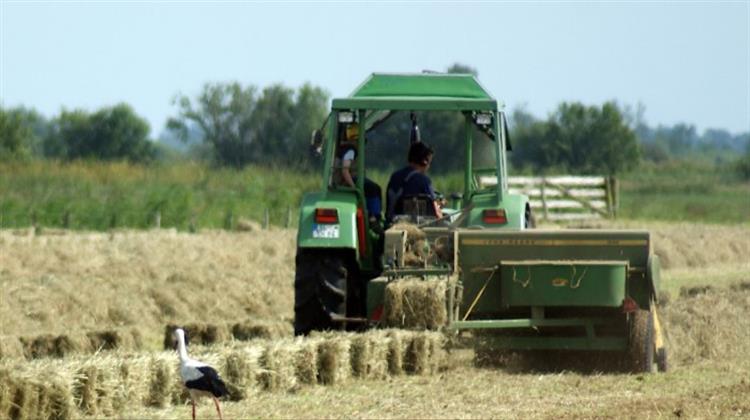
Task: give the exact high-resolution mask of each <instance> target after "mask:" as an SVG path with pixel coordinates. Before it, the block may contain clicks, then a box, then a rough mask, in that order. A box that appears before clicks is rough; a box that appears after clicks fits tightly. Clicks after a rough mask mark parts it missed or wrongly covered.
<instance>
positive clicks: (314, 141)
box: [310, 130, 323, 156]
mask: <svg viewBox="0 0 750 420" xmlns="http://www.w3.org/2000/svg"><path fill="white" fill-rule="evenodd" d="M310 151H311V152H312V154H313V155H315V156H320V155H321V154H323V133H322V132H321V131H320V130H313V132H312V134H311V135H310Z"/></svg>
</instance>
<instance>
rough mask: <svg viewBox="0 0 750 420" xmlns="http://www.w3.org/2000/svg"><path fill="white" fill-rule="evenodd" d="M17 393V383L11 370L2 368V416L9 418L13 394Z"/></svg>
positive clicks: (0, 402)
mask: <svg viewBox="0 0 750 420" xmlns="http://www.w3.org/2000/svg"><path fill="white" fill-rule="evenodd" d="M14 395H15V384H14V382H13V379H12V378H11V375H10V372H8V371H7V370H5V369H3V370H0V418H3V419H5V418H9V417H10V409H11V407H12V406H13V396H14Z"/></svg>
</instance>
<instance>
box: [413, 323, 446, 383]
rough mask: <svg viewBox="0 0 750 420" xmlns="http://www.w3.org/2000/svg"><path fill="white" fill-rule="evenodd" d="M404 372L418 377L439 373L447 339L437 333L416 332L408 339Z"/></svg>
mask: <svg viewBox="0 0 750 420" xmlns="http://www.w3.org/2000/svg"><path fill="white" fill-rule="evenodd" d="M408 341H409V344H408V347H407V351H406V355H405V357H404V370H405V371H407V372H409V373H413V374H418V375H429V374H433V373H435V372H437V371H438V369H439V368H440V366H441V363H442V361H443V359H444V356H445V350H444V346H445V337H444V336H443V334H442V333H439V332H435V331H414V332H411V333H410V337H409V339H408Z"/></svg>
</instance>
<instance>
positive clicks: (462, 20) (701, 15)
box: [0, 0, 750, 136]
mask: <svg viewBox="0 0 750 420" xmlns="http://www.w3.org/2000/svg"><path fill="white" fill-rule="evenodd" d="M453 62H461V63H465V64H468V65H470V66H472V67H475V68H477V69H478V70H479V76H480V80H481V81H482V83H483V84H484V85H485V87H487V88H488V89H489V90H490V91H491V92H492V93H493V94H494V95H495V97H497V98H498V99H500V100H501V101H503V102H504V103H505V104H506V105H507V107H509V108H510V109H512V108H514V107H517V106H524V107H525V108H526V110H528V111H530V112H532V113H533V114H535V115H536V116H538V117H545V116H547V115H548V114H549V113H550V112H552V111H553V110H554V109H555V107H556V106H557V104H559V103H560V102H561V101H582V102H585V103H587V104H600V103H602V102H603V101H606V100H610V99H615V100H617V101H618V102H619V103H620V104H627V105H631V106H634V105H636V104H637V103H639V102H640V103H642V104H643V105H645V107H646V112H645V119H646V121H647V122H648V123H649V124H651V125H657V124H668V125H671V124H675V123H678V122H687V123H690V124H695V125H696V126H697V127H698V129H699V130H703V129H706V128H723V129H728V130H730V131H732V132H733V133H738V132H743V131H748V130H750V2H749V1H738V2H596V3H595V2H537V3H524V2H481V3H445V2H441V3H435V2H421V3H356V4H352V3H348V2H346V3H345V2H327V3H299V2H296V3H281V4H279V3H259V2H237V1H234V2H211V3H208V2H184V1H182V2H179V1H178V2H166V1H160V2H151V1H149V2H146V1H139V2H136V1H118V2H90V1H88V2H84V1H79V2H51V1H47V2H34V1H23V2H17V1H9V0H0V98H1V100H2V104H3V105H4V106H6V107H10V106H16V105H25V106H28V107H34V108H36V109H38V110H39V111H40V112H42V113H43V114H45V115H47V116H53V115H55V114H57V113H58V112H59V111H60V109H62V107H66V108H69V109H70V108H84V109H88V110H95V109H97V108H99V107H101V106H105V105H113V104H116V103H118V102H121V101H125V102H128V103H130V104H131V105H132V106H133V107H134V108H135V110H136V112H137V113H139V114H140V115H142V116H144V117H146V118H147V119H148V120H149V121H150V123H151V127H152V133H153V134H154V135H155V136H156V135H158V133H159V132H160V131H161V130H162V129H163V127H164V123H165V121H166V119H167V118H168V117H169V116H171V115H175V114H176V108H175V107H174V106H173V105H172V104H171V99H172V98H173V97H174V95H175V94H176V93H178V92H181V93H184V94H188V95H190V96H193V95H195V94H197V93H198V92H199V91H200V88H201V86H202V84H203V83H205V82H215V81H218V82H226V81H233V80H237V81H239V82H241V83H243V84H254V85H257V86H260V87H262V86H266V85H269V84H271V83H277V82H280V83H283V84H285V85H288V86H292V87H297V86H299V85H301V84H302V83H304V82H306V81H310V82H312V83H314V84H317V85H320V86H322V87H324V88H326V89H327V90H328V91H329V92H330V93H331V94H332V95H333V96H344V95H347V94H348V93H349V92H351V90H352V89H354V87H356V86H357V84H359V83H360V82H361V81H362V80H363V79H364V78H365V77H366V76H367V75H368V74H369V73H371V72H373V71H383V72H418V71H421V70H423V69H431V70H444V69H445V68H446V67H447V66H449V65H450V64H452V63H453Z"/></svg>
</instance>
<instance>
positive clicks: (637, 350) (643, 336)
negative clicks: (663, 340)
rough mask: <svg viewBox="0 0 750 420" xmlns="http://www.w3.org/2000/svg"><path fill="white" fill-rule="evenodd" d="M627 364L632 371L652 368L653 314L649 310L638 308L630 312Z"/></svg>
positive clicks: (642, 371) (647, 370)
mask: <svg viewBox="0 0 750 420" xmlns="http://www.w3.org/2000/svg"><path fill="white" fill-rule="evenodd" d="M628 339H629V340H628V354H627V358H628V365H629V368H630V369H629V370H630V371H631V372H633V373H650V372H653V370H654V316H653V314H652V313H651V311H649V310H645V309H638V310H636V311H635V312H633V313H632V314H630V322H629V325H628Z"/></svg>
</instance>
